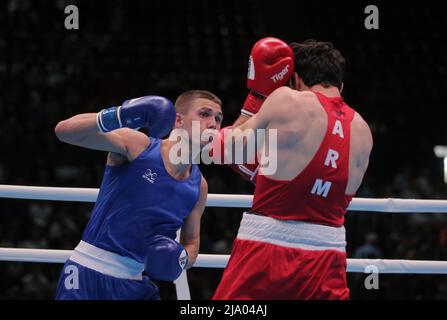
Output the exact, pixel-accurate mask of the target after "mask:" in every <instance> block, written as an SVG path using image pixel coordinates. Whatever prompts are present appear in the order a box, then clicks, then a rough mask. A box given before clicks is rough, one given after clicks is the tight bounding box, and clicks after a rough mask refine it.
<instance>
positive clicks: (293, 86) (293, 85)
mask: <svg viewBox="0 0 447 320" xmlns="http://www.w3.org/2000/svg"><path fill="white" fill-rule="evenodd" d="M298 79H299V78H298V74H297V73H296V72H294V73H293V74H292V76H291V77H290V80H289V87H290V88H291V89H293V90H298V88H297V84H298Z"/></svg>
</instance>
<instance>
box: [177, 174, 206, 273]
mask: <svg viewBox="0 0 447 320" xmlns="http://www.w3.org/2000/svg"><path fill="white" fill-rule="evenodd" d="M207 196H208V184H207V182H206V180H205V179H204V178H203V177H202V181H201V183H200V197H199V200H198V201H197V204H196V205H195V207H194V208H193V209H192V211H191V213H190V214H189V216H188V218H186V221H185V223H184V225H183V227H182V230H181V233H180V243H181V244H182V245H183V246H184V247H185V249H186V251H187V252H188V256H189V262H188V265H187V266H186V268H187V269H188V268H191V267H192V266H193V265H194V263H195V262H196V259H197V256H198V254H199V248H200V221H201V218H202V214H203V211H204V210H205V205H206V199H207Z"/></svg>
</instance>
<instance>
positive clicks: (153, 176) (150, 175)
mask: <svg viewBox="0 0 447 320" xmlns="http://www.w3.org/2000/svg"><path fill="white" fill-rule="evenodd" d="M142 177H143V179H145V180H147V181H149V182H150V183H154V182H155V179H157V173H156V172H152V170H151V169H147V170H146V171H145V172H144V174H143V175H142Z"/></svg>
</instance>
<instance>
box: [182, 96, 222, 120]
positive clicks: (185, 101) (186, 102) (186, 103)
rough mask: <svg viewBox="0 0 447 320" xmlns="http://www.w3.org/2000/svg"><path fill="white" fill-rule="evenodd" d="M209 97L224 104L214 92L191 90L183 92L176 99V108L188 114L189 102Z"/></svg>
mask: <svg viewBox="0 0 447 320" xmlns="http://www.w3.org/2000/svg"><path fill="white" fill-rule="evenodd" d="M200 98H202V99H207V100H210V101H213V102H215V103H217V104H218V105H219V106H222V101H221V100H220V99H219V97H218V96H216V95H215V94H214V93H212V92H209V91H206V90H189V91H185V92H183V93H182V94H181V95H180V96H179V97H178V98H177V100H176V101H175V109H176V111H177V112H178V113H181V114H186V113H187V112H188V109H189V104H190V102H191V101H193V100H195V99H200Z"/></svg>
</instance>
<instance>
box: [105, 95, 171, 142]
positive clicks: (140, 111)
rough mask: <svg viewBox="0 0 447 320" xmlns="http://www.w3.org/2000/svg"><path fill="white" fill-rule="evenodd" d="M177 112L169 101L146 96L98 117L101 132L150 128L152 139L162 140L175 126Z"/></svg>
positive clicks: (124, 103) (128, 101)
mask: <svg viewBox="0 0 447 320" xmlns="http://www.w3.org/2000/svg"><path fill="white" fill-rule="evenodd" d="M175 116H176V111H175V107H174V105H173V104H172V102H171V101H170V100H169V99H166V98H164V97H159V96H145V97H141V98H137V99H130V100H126V101H124V102H123V104H122V105H121V106H119V107H111V108H108V109H104V110H102V111H100V112H99V113H98V115H97V117H96V120H97V123H98V128H99V130H100V131H101V132H109V131H112V130H115V129H119V128H123V127H127V128H131V129H138V128H148V129H149V133H150V136H151V137H155V138H162V137H164V136H166V135H167V134H168V133H169V132H170V131H171V129H172V127H173V126H174V122H175Z"/></svg>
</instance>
